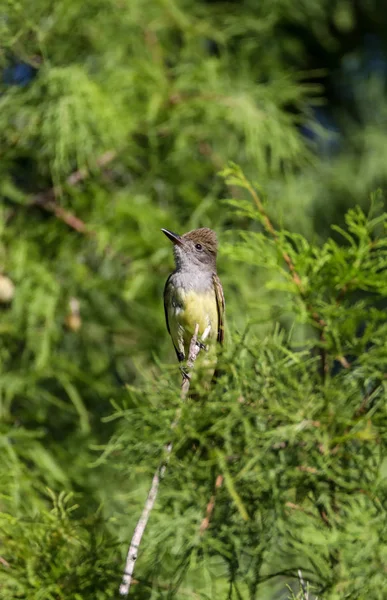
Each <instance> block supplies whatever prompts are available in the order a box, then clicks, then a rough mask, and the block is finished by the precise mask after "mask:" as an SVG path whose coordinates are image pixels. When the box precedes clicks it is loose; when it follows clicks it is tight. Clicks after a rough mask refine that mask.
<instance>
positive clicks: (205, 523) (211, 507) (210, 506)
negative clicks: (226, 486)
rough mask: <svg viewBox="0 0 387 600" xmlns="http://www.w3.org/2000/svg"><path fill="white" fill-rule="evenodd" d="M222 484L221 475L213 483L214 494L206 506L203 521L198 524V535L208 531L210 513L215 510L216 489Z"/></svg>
mask: <svg viewBox="0 0 387 600" xmlns="http://www.w3.org/2000/svg"><path fill="white" fill-rule="evenodd" d="M222 484H223V475H218V476H217V478H216V481H215V490H214V493H213V494H212V496H211V498H210V501H209V503H208V504H207V508H206V516H205V517H204V519H203V520H202V522H201V524H200V529H199V533H200V535H203V534H204V532H205V531H206V529H208V526H209V524H210V521H211V517H212V513H213V512H214V508H215V499H216V493H217V491H218V489H219V488H221V487H222Z"/></svg>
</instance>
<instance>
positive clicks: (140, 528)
mask: <svg viewBox="0 0 387 600" xmlns="http://www.w3.org/2000/svg"><path fill="white" fill-rule="evenodd" d="M210 332H211V327H210V326H208V327H207V328H206V329H205V331H204V333H203V335H202V337H201V343H198V333H199V325H198V324H196V326H195V331H194V334H193V336H192V339H191V343H190V345H189V351H188V360H187V366H186V370H185V372H183V374H182V382H181V389H180V398H181V400H182V402H184V401H185V400H186V398H187V395H188V392H189V388H190V383H191V372H192V370H193V368H194V365H195V361H196V359H197V357H198V355H199V352H200V350H201V349H202V348H203V342H204V341H205V340H206V339H207V337H208V336H209V334H210ZM180 412H181V411H180V409H178V412H177V415H176V417H175V419H174V421H173V423H172V425H171V428H175V427H176V426H177V424H178V422H179V419H180ZM172 447H173V446H172V442H169V443H168V444H167V446H166V447H165V458H164V460H163V461H162V462H161V463H160V465H159V466H158V467H157V470H156V472H155V474H154V475H153V479H152V484H151V487H150V490H149V492H148V496H147V499H146V501H145V505H144V508H143V511H142V513H141V517H140V518H139V520H138V522H137V525H136V527H135V529H134V533H133V537H132V540H131V542H130V546H129V550H128V554H127V557H126V564H125V570H124V574H123V577H122V582H121V585H120V594H121V596H128V594H129V590H130V585H131V583H132V581H133V571H134V566H135V564H136V560H137V555H138V549H139V547H140V543H141V540H142V537H143V535H144V532H145V528H146V526H147V523H148V520H149V516H150V513H151V511H152V509H153V507H154V504H155V502H156V498H157V493H158V490H159V485H160V481H161V479H162V478H163V477H164V473H165V470H166V468H167V464H168V461H169V457H170V455H171V452H172Z"/></svg>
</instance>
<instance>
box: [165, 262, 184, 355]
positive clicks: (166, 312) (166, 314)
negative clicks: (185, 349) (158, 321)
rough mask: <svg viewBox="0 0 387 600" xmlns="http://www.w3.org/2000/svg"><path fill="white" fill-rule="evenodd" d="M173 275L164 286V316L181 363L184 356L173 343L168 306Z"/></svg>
mask: <svg viewBox="0 0 387 600" xmlns="http://www.w3.org/2000/svg"><path fill="white" fill-rule="evenodd" d="M172 275H173V273H171V274H170V276H169V277H168V279H167V281H166V282H165V286H164V314H165V322H166V324H167V329H168V333H169V335H170V336H171V340H172V344H173V347H174V348H175V352H176V356H177V360H178V361H179V362H181V361H182V360H184V354H183V353H182V352H180V350H178V349H177V348H176V346H175V342H174V341H173V337H172V335H171V329H170V327H169V319H168V305H167V301H166V298H167V288H168V285H169V280H170V279H171V277H172Z"/></svg>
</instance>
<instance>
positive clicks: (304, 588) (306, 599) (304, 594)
mask: <svg viewBox="0 0 387 600" xmlns="http://www.w3.org/2000/svg"><path fill="white" fill-rule="evenodd" d="M297 574H298V580H299V582H300V586H301V590H302V600H309V592H308V588H307V585H306V584H305V581H304V578H303V576H302V571H301V569H298V571H297Z"/></svg>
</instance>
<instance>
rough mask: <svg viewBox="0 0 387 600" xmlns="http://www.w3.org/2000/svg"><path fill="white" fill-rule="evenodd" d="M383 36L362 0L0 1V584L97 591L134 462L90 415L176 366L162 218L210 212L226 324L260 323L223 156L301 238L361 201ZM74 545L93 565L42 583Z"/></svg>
mask: <svg viewBox="0 0 387 600" xmlns="http://www.w3.org/2000/svg"><path fill="white" fill-rule="evenodd" d="M386 39H387V11H386V10H385V6H384V2H382V1H379V2H378V1H377V0H354V1H349V0H300V1H299V2H296V3H295V2H291V1H290V0H261V1H258V0H245V1H236V0H235V1H232V0H230V1H229V2H222V1H215V0H213V1H210V0H208V1H205V0H196V1H195V2H193V1H192V0H180V1H178V0H95V1H94V2H78V1H76V0H63V1H62V2H56V3H53V2H49V1H48V0H35V1H34V2H30V1H29V2H27V1H26V0H21V1H20V2H16V1H14V0H5V1H3V2H2V5H1V7H0V40H1V47H0V69H1V74H0V151H1V160H0V199H1V205H0V216H1V221H0V227H1V241H0V259H1V260H0V269H1V277H0V301H1V302H2V304H1V321H0V331H1V342H0V343H1V346H0V361H1V363H0V365H1V371H0V416H1V424H0V427H1V430H0V431H1V438H0V440H1V447H2V450H1V453H2V457H3V458H2V460H1V466H0V478H1V479H0V480H1V497H0V509H1V511H2V514H3V517H2V518H3V521H2V522H3V528H4V531H5V538H4V539H5V540H7V541H6V543H5V546H4V548H3V549H1V552H0V554H1V555H4V557H5V558H4V560H5V561H6V563H7V564H8V566H6V565H4V564H3V565H1V564H0V569H2V574H1V578H0V582H1V581H2V582H3V583H2V584H1V585H3V586H5V587H4V590H5V591H4V594H5V595H4V596H2V597H4V598H11V597H15V598H16V597H17V598H38V597H39V598H59V597H61V598H62V597H63V598H66V597H68V598H70V597H71V598H75V597H78V596H76V595H75V593H78V594H79V598H101V599H102V598H105V597H106V598H107V597H113V596H112V594H113V591H111V590H114V589H115V587H116V586H115V583H114V582H115V581H117V582H119V579H120V574H121V570H122V567H123V557H124V555H125V548H126V544H127V542H128V540H129V539H130V535H131V531H132V528H133V524H134V523H135V522H136V518H137V515H138V514H139V510H140V507H141V504H142V501H143V497H144V493H145V491H146V489H147V486H148V483H149V476H148V473H146V474H143V476H142V477H141V473H140V474H139V477H137V479H136V483H135V484H134V483H133V481H132V475H133V476H134V474H133V473H127V472H126V471H125V464H123V461H122V458H120V454H119V452H117V456H116V458H114V456H113V457H112V456H110V459H109V461H108V462H107V461H106V460H101V459H100V456H101V453H103V450H104V447H105V444H107V443H108V441H109V440H110V439H111V438H112V436H113V437H114V436H118V435H119V431H120V430H119V429H118V427H117V425H116V421H114V420H112V421H111V420H106V419H105V417H109V415H110V414H111V413H112V412H113V408H112V404H111V402H113V404H114V405H115V406H117V405H119V404H120V403H121V402H125V398H126V397H127V389H126V387H125V386H127V385H129V386H134V387H136V388H137V387H138V386H140V389H141V386H143V385H144V381H149V379H151V380H152V379H153V380H155V381H157V380H158V379H160V378H162V377H163V375H161V373H165V372H167V373H170V372H171V375H170V376H171V378H172V379H173V380H176V382H177V381H178V372H177V369H176V367H175V358H174V352H173V348H172V344H171V342H170V339H169V336H168V335H167V333H166V330H165V324H164V313H163V306H162V293H163V286H164V282H165V280H166V277H167V275H168V274H169V272H170V271H171V269H172V265H173V261H172V254H171V248H170V245H169V243H168V242H167V241H166V239H165V237H164V236H163V235H162V234H161V232H160V228H161V227H166V228H169V229H171V230H173V231H178V232H180V233H182V232H184V231H188V230H190V229H193V228H196V227H199V226H209V227H211V228H213V229H215V230H216V231H217V233H218V237H219V240H220V254H219V274H220V276H221V279H222V282H223V285H224V289H225V295H226V302H227V323H228V328H229V332H230V337H231V338H232V336H233V335H238V334H240V333H241V332H242V331H243V330H244V328H245V327H246V324H247V323H248V322H249V321H259V322H261V323H262V331H267V330H268V329H270V328H271V327H272V326H273V323H275V322H276V321H277V316H276V309H275V307H274V306H273V302H272V301H271V300H272V298H273V296H272V292H270V290H268V289H267V288H266V287H265V281H266V279H267V277H268V275H267V273H265V272H262V271H260V272H258V273H257V272H256V269H254V267H253V265H250V264H248V263H247V264H243V263H240V262H237V261H236V260H234V257H233V244H234V243H235V241H236V239H237V238H238V234H237V232H238V231H239V230H246V231H248V230H255V229H257V225H256V224H254V223H251V222H250V221H249V220H248V219H247V218H246V216H245V215H243V214H240V213H238V211H234V210H233V209H232V208H231V207H230V206H229V205H228V204H227V203H225V202H224V200H225V199H227V198H230V197H231V196H233V197H234V198H245V197H246V196H245V194H244V193H243V192H241V191H240V190H238V189H233V188H232V186H231V188H230V187H227V186H226V185H225V183H224V180H223V179H222V178H221V177H219V175H218V173H219V171H220V170H222V169H223V168H224V167H225V166H226V165H227V163H228V161H233V162H235V163H237V164H239V165H240V166H241V167H242V168H243V170H244V172H245V173H246V175H247V176H248V177H249V178H250V179H251V180H253V181H254V182H255V183H256V184H257V186H258V189H259V190H260V193H261V194H262V197H263V198H264V199H265V202H266V206H267V210H268V213H269V214H270V216H271V218H272V220H273V222H274V223H276V224H277V225H278V226H279V227H281V226H284V227H287V228H289V229H290V230H292V231H293V232H296V233H300V234H303V235H304V236H306V238H307V239H308V240H310V241H314V242H315V243H317V244H318V243H320V242H322V241H324V240H325V239H326V238H327V236H328V235H331V234H332V232H331V229H330V226H331V224H332V223H336V224H339V225H341V224H342V223H343V219H344V214H345V212H346V210H347V209H348V208H350V207H353V206H355V205H360V206H361V207H363V208H364V209H365V210H367V207H368V205H369V195H370V193H371V192H372V191H373V190H375V189H376V188H377V187H381V188H383V187H384V186H385V184H386V179H387V167H386V165H387V98H386V78H387V50H386ZM333 235H335V234H334V233H333ZM12 286H13V287H12ZM170 365H173V367H170ZM144 389H145V388H144ZM144 393H145V392H144ZM155 410H156V411H157V405H155ZM129 426H130V425H129ZM136 426H137V427H140V428H141V424H139V423H138V422H136ZM139 452H140V450H139ZM155 453H156V449H155ZM48 490H49V491H48ZM70 491H72V492H73V494H74V495H73V496H72V499H71V500H70V499H67V500H66V497H65V496H64V495H63V494H67V493H68V492H70ZM74 504H77V505H79V506H78V508H77V509H76V510H75V511H74V513H71V511H70V513H71V515H72V514H74V515H75V517H74V519H75V520H74V521H71V519H72V518H73V517H71V518H70V516H68V513H67V510H68V507H69V506H72V505H74ZM53 505H54V509H53V512H52V506H53ZM65 506H67V509H65ZM131 506H132V507H133V509H131V508H130V507H131ZM61 511H62V512H61ZM128 513H129V515H128ZM65 514H66V515H67V516H68V519H69V521H66V519H67V517H66V519H65V518H64V517H63V519H64V520H63V521H61V524H60V526H59V525H58V519H59V520H60V518H61V517H60V515H62V516H63V515H65ZM44 515H45V516H44ZM70 521H71V525H69V523H70ZM74 523H75V524H74ZM66 528H67V529H66ZM74 528H75V529H74ZM58 540H60V542H58ZM71 544H75V546H76V547H77V548H78V550H77V552H78V554H76V556H77V558H76V563H77V564H80V563H82V561H84V564H85V565H87V564H88V563H87V561H88V560H89V561H90V568H89V570H87V569H88V567H87V566H85V573H84V574H82V573H78V571H77V576H76V577H75V575H74V577H75V580H76V582H77V583H76V584H74V589H75V590H76V592H75V591H74V589H73V588H71V585H73V584H72V583H71V582H69V581H67V580H66V581H67V583H66V584H65V585H64V587H63V588H61V590H62V591H61V592H59V591H58V589H56V588H55V589H54V587H52V590H51V591H50V589H51V588H50V585H52V586H54V584H55V585H57V582H58V580H60V578H61V577H64V578H65V575H64V573H65V572H66V573H67V571H68V570H70V571H71V570H74V571H75V570H76V566H75V565H74V564H72V563H71V556H69V557H68V561H69V562H68V564H67V563H66V560H67V558H66V557H67V556H68V554H71V552H70V553H68V545H70V546H71ZM101 547H103V548H104V551H103V558H98V559H97V558H96V557H100V551H99V548H101ZM0 548H1V545H0ZM66 548H67V550H66ZM79 548H80V549H81V550H79ZM91 548H93V551H92V550H91ZM61 552H63V557H64V558H63V560H62V559H60V560H59V561H58V564H57V565H56V566H55V568H54V567H53V566H52V565H51V560H52V554H57V553H58V555H59V556H61V554H60V553H61ZM82 552H84V555H82ZM79 553H80V554H79ZM107 555H108V556H109V557H114V559H113V558H109V559H107V558H106V556H107ZM80 556H81V557H82V558H80ZM10 557H11V558H12V560H11V558H10ZM99 560H100V563H99V562H98V561H99ZM45 561H46V562H45ZM59 563H60V564H59ZM66 564H67V566H66ZM92 567H93V568H94V567H95V577H96V579H95V581H91V580H90V578H89V575H90V572H91V570H92ZM55 569H57V571H55ZM26 573H29V574H28V575H25V574H26ZM86 580H87V584H86V583H85V587H84V589H83V588H82V585H83V584H80V583H79V582H86ZM104 582H105V583H104ZM106 582H107V583H106ZM6 586H9V587H6ZM12 586H13V587H12ZM66 586H68V587H66ZM105 586H106V588H105ZM35 588H36V590H39V589H44V590H45V591H44V593H43V592H42V595H38V592H37V591H36V590H35ZM11 589H12V590H13V591H12V593H11V591H6V590H11ZM66 589H67V590H71V591H67V592H66ZM34 590H35V591H34ZM107 590H110V591H107ZM60 593H63V595H62V596H61V595H60ZM136 593H138V594H140V593H141V592H136ZM159 593H160V594H161V592H159ZM273 593H274V592H273ZM7 594H8V595H7ZM12 594H13V595H12ZM34 594H36V595H34ZM50 594H52V595H50ZM66 594H67V595H66ZM154 594H156V592H154ZM265 594H267V595H265ZM265 594H264V595H261V596H257V597H259V598H266V597H267V598H271V597H273V598H274V597H275V596H271V595H270V594H271V592H269V591H267V592H265ZM138 597H139V598H140V597H141V598H142V597H144V598H146V597H150V596H149V595H147V594H144V596H141V595H138ZM152 597H164V596H161V595H160V596H157V595H154V596H152ZM168 597H169V596H168ZM179 597H180V596H179ZM181 597H183V595H182V596H181ZM193 597H195V596H193ZM198 597H199V596H198ZM200 597H205V596H200ZM224 597H226V596H224ZM276 597H277V598H284V597H286V590H284V589H282V595H280V596H276Z"/></svg>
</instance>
